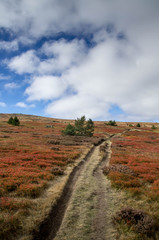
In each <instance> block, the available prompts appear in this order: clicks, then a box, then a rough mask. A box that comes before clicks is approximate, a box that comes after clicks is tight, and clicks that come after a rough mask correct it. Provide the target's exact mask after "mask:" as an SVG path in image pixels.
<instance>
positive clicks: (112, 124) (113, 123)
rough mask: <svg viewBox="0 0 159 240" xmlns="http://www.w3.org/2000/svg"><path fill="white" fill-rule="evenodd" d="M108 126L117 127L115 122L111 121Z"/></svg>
mask: <svg viewBox="0 0 159 240" xmlns="http://www.w3.org/2000/svg"><path fill="white" fill-rule="evenodd" d="M106 125H109V126H117V124H116V121H115V120H110V121H109V122H108V123H106Z"/></svg>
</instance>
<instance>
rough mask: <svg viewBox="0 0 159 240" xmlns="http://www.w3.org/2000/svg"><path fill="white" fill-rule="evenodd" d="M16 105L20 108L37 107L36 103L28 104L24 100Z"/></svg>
mask: <svg viewBox="0 0 159 240" xmlns="http://www.w3.org/2000/svg"><path fill="white" fill-rule="evenodd" d="M15 106H16V107H20V108H34V107H35V105H34V104H31V105H28V104H26V103H24V102H18V103H16V105H15Z"/></svg>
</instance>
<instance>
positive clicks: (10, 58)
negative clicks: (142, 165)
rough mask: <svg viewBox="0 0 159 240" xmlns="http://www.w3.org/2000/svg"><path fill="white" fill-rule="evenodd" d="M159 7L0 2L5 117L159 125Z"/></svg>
mask: <svg viewBox="0 0 159 240" xmlns="http://www.w3.org/2000/svg"><path fill="white" fill-rule="evenodd" d="M158 13H159V1H158V0H140V1H138V0H133V1H132V0H111V1H110V0H78V1H76V0H38V1H32V0H5V1H4V0H0V112H2V113H25V114H35V115H41V116H50V117H55V118H73V119H75V118H77V117H80V116H82V115H85V116H86V117H87V118H92V119H94V120H110V119H115V120H121V121H158V120H159V111H158V106H159V94H158V92H159V44H158V43H159V28H158V24H159V14H158Z"/></svg>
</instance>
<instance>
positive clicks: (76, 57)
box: [38, 39, 86, 74]
mask: <svg viewBox="0 0 159 240" xmlns="http://www.w3.org/2000/svg"><path fill="white" fill-rule="evenodd" d="M85 51H86V47H85V43H84V41H82V40H77V39H76V40H72V41H66V40H64V39H62V40H59V41H53V42H48V43H45V44H44V45H43V47H42V49H41V52H42V53H44V54H46V55H47V56H48V59H47V60H46V61H42V62H41V63H40V65H39V69H38V71H39V73H42V74H48V73H54V72H55V73H57V72H63V71H65V70H67V69H68V68H69V67H72V66H73V65H76V64H78V63H79V62H81V61H82V60H83V58H84V56H85Z"/></svg>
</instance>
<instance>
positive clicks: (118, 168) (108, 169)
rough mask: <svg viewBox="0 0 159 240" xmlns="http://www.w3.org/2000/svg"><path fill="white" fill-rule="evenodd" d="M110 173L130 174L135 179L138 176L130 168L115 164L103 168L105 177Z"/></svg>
mask: <svg viewBox="0 0 159 240" xmlns="http://www.w3.org/2000/svg"><path fill="white" fill-rule="evenodd" d="M110 172H120V173H124V174H128V175H131V176H134V177H135V176H137V173H135V172H134V171H133V170H131V169H130V168H129V167H128V166H126V165H122V164H113V165H110V166H104V167H103V173H104V174H105V175H107V174H109V173H110Z"/></svg>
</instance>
